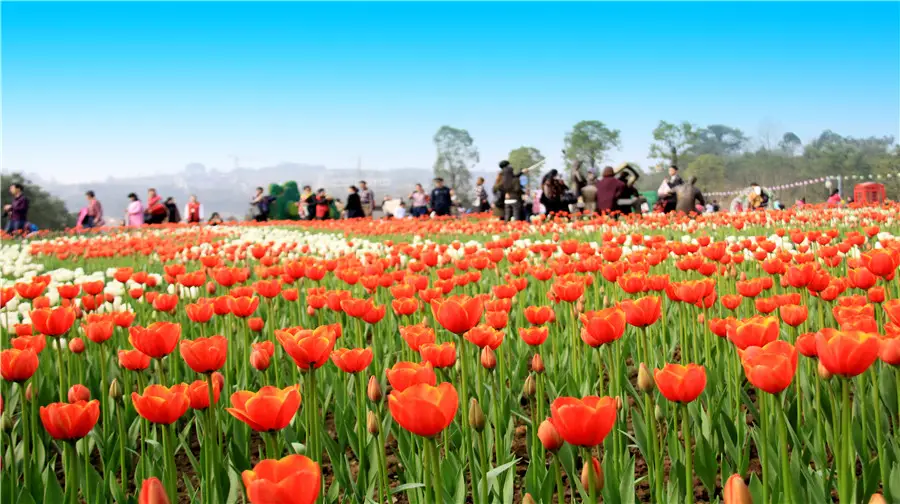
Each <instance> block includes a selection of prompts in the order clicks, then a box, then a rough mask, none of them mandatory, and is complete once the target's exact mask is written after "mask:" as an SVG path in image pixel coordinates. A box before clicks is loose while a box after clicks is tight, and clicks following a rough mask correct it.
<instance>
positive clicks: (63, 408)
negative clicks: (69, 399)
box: [40, 399, 100, 441]
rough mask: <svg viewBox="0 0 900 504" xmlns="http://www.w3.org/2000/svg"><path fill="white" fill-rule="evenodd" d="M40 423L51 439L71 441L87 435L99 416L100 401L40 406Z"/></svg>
mask: <svg viewBox="0 0 900 504" xmlns="http://www.w3.org/2000/svg"><path fill="white" fill-rule="evenodd" d="M40 414H41V423H42V424H44V429H46V430H47V433H48V434H50V437H52V438H53V439H60V440H64V441H72V440H76V439H81V438H83V437H84V436H87V435H88V433H89V432H91V429H93V428H94V425H96V424H97V420H98V419H99V418H100V401H98V400H96V399H94V400H93V401H90V402H88V401H78V402H76V403H73V404H68V403H61V402H58V403H52V404H49V405H47V406H41V410H40Z"/></svg>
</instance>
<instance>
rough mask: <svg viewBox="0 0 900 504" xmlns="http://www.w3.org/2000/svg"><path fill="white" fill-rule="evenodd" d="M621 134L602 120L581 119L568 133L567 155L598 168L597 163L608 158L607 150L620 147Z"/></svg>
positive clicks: (569, 157)
mask: <svg viewBox="0 0 900 504" xmlns="http://www.w3.org/2000/svg"><path fill="white" fill-rule="evenodd" d="M619 134H620V131H619V130H617V129H609V128H607V127H606V125H605V124H603V123H602V122H600V121H581V122H579V123H578V124H576V125H575V126H573V127H572V131H570V132H568V133H566V139H565V145H566V150H565V154H566V157H567V158H568V160H569V161H581V162H583V163H586V164H587V165H588V166H589V167H590V168H591V169H596V167H597V163H600V162H602V161H603V160H604V159H606V151H608V150H610V149H612V148H613V147H615V148H617V149H618V148H619V147H620V145H621V141H620V140H619Z"/></svg>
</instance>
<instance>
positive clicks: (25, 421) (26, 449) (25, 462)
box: [13, 383, 887, 490]
mask: <svg viewBox="0 0 900 504" xmlns="http://www.w3.org/2000/svg"><path fill="white" fill-rule="evenodd" d="M35 399H36V398H35V397H32V398H31V401H26V400H25V384H24V383H20V384H19V401H21V403H22V414H21V416H20V417H19V423H21V424H22V443H23V444H22V472H23V473H24V474H25V488H27V489H28V490H31V489H32V488H34V487H32V486H31V467H29V466H30V465H31V464H30V461H31V448H30V446H29V445H30V444H31V433H30V432H29V430H28V427H30V425H29V424H30V423H31V415H28V414H27V413H26V412H25V408H26V405H27V404H29V403H33V402H34V400H35ZM13 453H15V450H13ZM885 481H887V480H885Z"/></svg>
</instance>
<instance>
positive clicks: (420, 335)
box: [400, 324, 435, 352]
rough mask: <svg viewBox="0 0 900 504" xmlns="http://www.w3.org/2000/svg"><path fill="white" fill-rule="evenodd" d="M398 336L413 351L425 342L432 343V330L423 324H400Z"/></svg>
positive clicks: (416, 350)
mask: <svg viewBox="0 0 900 504" xmlns="http://www.w3.org/2000/svg"><path fill="white" fill-rule="evenodd" d="M400 337H402V338H403V341H406V344H407V345H409V348H410V349H412V351H413V352H418V351H419V347H420V346H422V345H424V344H425V343H434V341H435V336H434V330H433V329H431V328H430V327H428V326H426V325H425V324H416V325H411V326H400Z"/></svg>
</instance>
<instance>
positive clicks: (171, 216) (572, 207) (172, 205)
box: [3, 160, 843, 235]
mask: <svg viewBox="0 0 900 504" xmlns="http://www.w3.org/2000/svg"><path fill="white" fill-rule="evenodd" d="M528 171H529V170H528V169H526V170H520V171H516V170H515V169H514V168H513V166H512V165H511V164H510V163H509V161H506V160H504V161H501V162H500V163H499V171H498V173H497V178H496V180H495V181H494V185H493V187H492V188H491V192H492V193H493V203H492V202H491V198H490V195H489V192H488V189H487V188H486V186H485V180H484V178H483V177H478V179H477V180H476V183H475V187H474V188H473V190H472V194H471V198H470V203H469V204H468V205H466V206H463V205H462V204H461V202H460V198H459V197H458V195H457V194H456V191H455V190H454V188H452V187H449V186H447V185H446V184H445V181H444V179H443V178H440V177H437V178H435V179H434V181H433V183H434V185H433V187H432V188H431V190H430V191H426V190H425V188H424V186H423V185H422V184H420V183H419V184H416V185H415V187H414V189H413V190H412V192H410V193H409V195H408V196H407V197H406V198H399V199H395V198H392V197H390V196H385V197H384V199H383V200H382V202H381V211H382V213H383V217H384V218H389V219H405V218H420V217H426V216H432V217H442V216H452V215H458V214H468V213H488V212H490V213H493V215H494V216H495V217H497V218H501V219H503V220H507V221H511V220H529V219H530V218H531V217H532V216H534V215H539V214H544V215H551V216H553V215H569V216H574V215H578V214H589V215H590V214H597V213H612V214H622V215H627V214H630V213H633V212H643V211H649V210H651V208H650V207H649V206H648V202H647V199H646V198H645V197H643V196H642V195H641V194H640V193H639V192H638V191H637V189H636V188H635V187H634V183H635V182H636V180H637V178H638V175H637V170H636V169H634V168H630V167H629V166H628V165H623V167H620V169H619V170H618V172H617V170H615V169H613V168H612V167H611V166H607V167H605V168H603V170H602V171H601V172H600V176H599V177H597V175H596V174H595V173H594V172H593V171H591V170H587V171H583V170H582V166H581V163H580V162H575V164H574V165H573V166H572V169H571V174H572V176H571V179H570V182H571V184H567V183H566V181H565V179H564V177H563V175H562V174H561V173H560V172H559V171H558V170H556V169H552V170H550V171H549V172H547V173H546V174H545V175H544V176H543V177H542V178H541V179H540V184H539V185H538V186H537V187H536V188H533V187H532V186H531V184H530V182H529V179H530V177H529V175H531V174H530V173H528ZM9 193H10V195H11V196H12V201H11V202H10V203H8V204H5V205H4V208H3V211H4V216H5V220H6V225H5V227H4V231H5V232H6V233H8V234H25V235H27V234H32V233H35V232H37V227H36V226H35V225H34V224H33V223H31V222H29V221H28V210H29V200H28V197H27V196H26V195H25V191H24V187H23V186H22V184H19V183H13V184H10V187H9ZM657 196H658V200H657V202H656V204H655V206H654V207H653V210H655V211H659V212H681V213H684V214H691V213H703V212H718V211H719V210H720V206H719V202H718V201H717V200H712V201H710V200H708V199H707V198H705V197H704V196H703V193H702V192H701V191H700V189H699V188H698V187H697V178H696V177H689V178H688V179H687V180H684V179H683V178H682V177H681V175H680V174H679V169H678V167H677V166H675V165H672V166H670V167H669V169H668V176H667V177H666V178H665V179H664V180H663V182H662V183H661V184H660V187H659V190H658V191H657ZM85 199H86V204H85V206H84V207H83V208H82V209H81V210H80V212H79V215H78V219H77V223H76V227H77V228H79V229H91V228H99V227H104V226H107V225H110V224H112V223H110V222H107V221H106V220H105V219H104V214H103V206H102V205H101V203H100V201H99V200H98V199H97V197H96V195H95V193H94V191H87V192H86V193H85ZM128 199H129V203H128V205H127V207H126V208H125V215H124V220H123V225H124V226H128V227H140V226H144V225H153V224H163V223H182V222H183V223H188V224H200V223H206V224H209V225H218V224H222V223H223V222H224V220H223V219H222V217H221V216H220V215H219V213H218V212H213V213H212V214H211V215H210V216H209V218H206V215H205V212H204V208H203V205H202V204H201V203H200V201H199V200H198V198H197V197H196V196H195V195H191V196H190V198H189V199H188V202H187V203H186V204H185V205H184V207H183V209H179V207H178V205H177V204H176V202H175V199H174V198H172V197H168V198H165V199H163V197H162V196H160V195H159V193H158V192H157V191H156V189H153V188H151V189H148V190H147V197H146V200H144V201H142V200H141V198H140V197H139V196H138V195H137V194H136V193H131V194H129V195H128ZM375 201H376V200H375V193H374V191H373V190H372V189H371V188H369V186H368V184H367V183H366V181H364V180H361V181H359V183H358V185H351V186H349V187H348V188H347V197H346V199H345V200H344V201H340V200H339V199H338V198H335V197H332V196H331V195H329V194H328V193H327V192H326V190H325V189H318V190H316V191H313V190H312V187H311V186H308V185H307V186H304V187H303V192H302V194H301V195H300V199H299V201H298V202H296V203H295V204H296V216H297V217H298V218H300V219H304V220H326V219H341V218H346V219H362V218H372V217H373V215H374V213H375V210H376V203H375ZM275 202H276V198H275V197H274V196H272V195H269V194H266V192H265V190H264V189H263V188H262V187H257V188H256V193H255V194H254V195H253V196H252V197H251V199H250V202H249V203H250V213H249V216H248V217H249V218H250V219H251V220H255V221H257V222H265V221H268V220H270V218H271V217H272V207H273V204H274V203H275ZM842 203H843V200H842V199H841V194H840V191H838V190H837V189H834V190H833V191H831V193H830V196H829V197H828V199H827V204H829V205H840V204H842ZM806 204H807V203H806V199H805V198H801V199H799V200H798V201H797V202H796V204H795V205H796V206H797V207H802V206H804V205H806ZM770 206H771V207H772V208H775V209H783V208H784V205H783V204H782V203H781V202H780V201H778V200H774V201H772V198H771V196H770V194H769V193H768V191H766V190H765V189H764V188H763V187H761V186H760V185H759V184H756V183H753V184H751V185H750V187H749V188H748V189H747V191H746V192H745V193H742V194H741V195H739V196H738V197H736V198H735V199H734V200H733V201H732V203H731V207H730V210H731V211H743V210H757V209H765V208H769V207H770Z"/></svg>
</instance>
